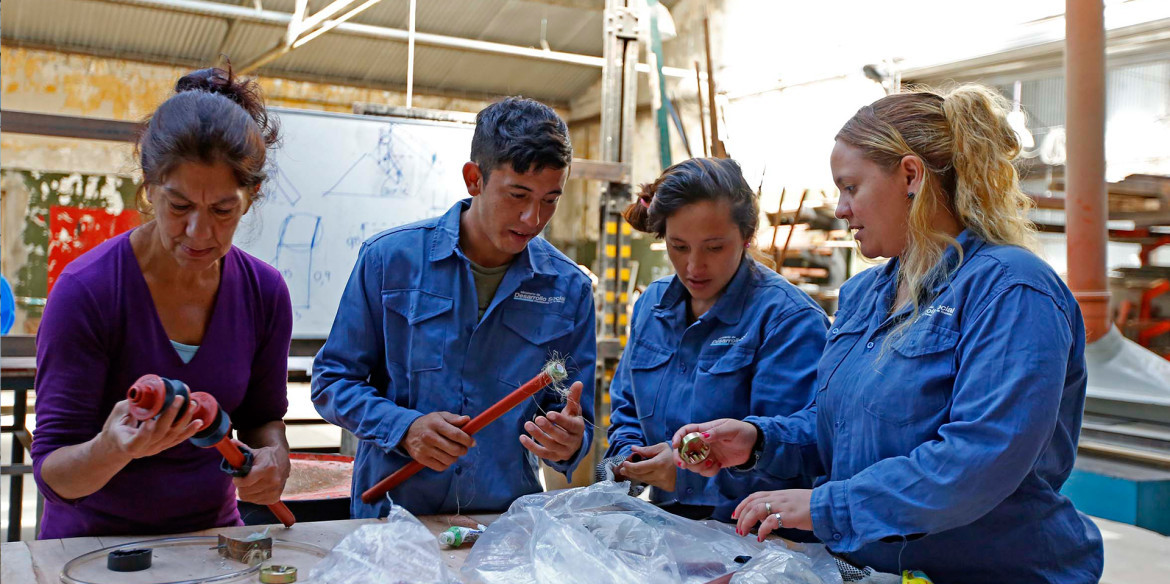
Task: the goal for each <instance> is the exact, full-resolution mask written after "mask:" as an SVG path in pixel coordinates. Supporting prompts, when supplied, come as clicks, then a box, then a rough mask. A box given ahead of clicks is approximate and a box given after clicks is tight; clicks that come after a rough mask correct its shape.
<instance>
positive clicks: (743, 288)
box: [654, 253, 758, 324]
mask: <svg viewBox="0 0 1170 584" xmlns="http://www.w3.org/2000/svg"><path fill="white" fill-rule="evenodd" d="M755 263H756V262H755V260H753V259H752V258H751V257H749V256H748V255H747V254H746V253H745V254H744V257H743V259H742V260H741V261H740V262H739V269H737V270H736V271H735V275H734V276H732V277H731V281H730V282H728V283H727V287H726V288H724V290H723V293H722V294H721V295H720V296H719V300H716V301H715V306H712V307H711V310H709V311H707V314H705V315H703V316H704V317H706V316H708V315H710V316H711V317H712V318H717V319H719V320H720V321H722V322H723V323H724V324H735V323H737V322H739V319H740V317H741V316H743V305H744V303H745V301H746V299H747V292H748V288H749V287H750V285H751V281H752V280H753V279H754V275H753V273H752V272H753V270H755V269H758V268H757V267H756V265H755ZM687 295H688V292H687V288H686V286H684V285H683V283H682V280H680V279H679V277H678V275H677V274H676V275H675V276H674V277H673V278H671V280H670V284H669V285H668V286H667V288H666V292H665V293H663V294H662V299H661V300H659V301H658V304H657V305H655V307H654V308H655V311H657V312H658V313H659V314H667V313H669V312H670V310H671V309H672V308H674V307H675V305H677V304H678V303H679V302H680V301H682V300H683V299H685V298H686V297H687Z"/></svg>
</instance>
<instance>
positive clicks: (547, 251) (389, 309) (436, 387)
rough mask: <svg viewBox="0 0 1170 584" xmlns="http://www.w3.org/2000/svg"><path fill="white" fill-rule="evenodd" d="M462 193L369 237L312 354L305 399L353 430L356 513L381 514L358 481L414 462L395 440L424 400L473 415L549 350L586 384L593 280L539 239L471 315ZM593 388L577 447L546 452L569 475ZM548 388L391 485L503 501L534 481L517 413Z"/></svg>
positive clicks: (460, 498)
mask: <svg viewBox="0 0 1170 584" xmlns="http://www.w3.org/2000/svg"><path fill="white" fill-rule="evenodd" d="M469 206H470V199H467V200H464V201H461V202H459V203H457V204H456V205H455V206H454V207H452V208H451V210H450V211H448V212H447V213H446V214H445V215H443V216H441V217H437V218H434V219H429V220H426V221H422V222H419V223H414V224H411V225H406V226H403V227H398V228H395V229H391V230H389V231H385V232H383V233H380V234H378V235H375V236H374V237H372V238H370V239H369V241H366V242H365V243H364V244H363V245H362V248H361V251H360V253H359V254H358V259H357V264H356V265H355V266H354V269H353V274H352V275H351V276H350V279H349V283H348V284H347V285H346V288H345V292H344V294H343V295H342V297H341V305H340V306H339V307H338V309H337V317H336V320H334V323H333V329H332V330H331V331H330V332H329V338H328V340H327V341H326V342H325V345H324V346H323V347H321V351H320V352H319V353H318V354H317V358H316V360H315V361H314V362H313V390H312V395H313V403H314V404H315V405H316V407H317V411H318V412H320V413H321V417H323V418H325V419H326V420H328V421H329V422H332V423H334V424H337V425H338V426H341V427H342V428H345V429H347V430H349V431H351V432H353V433H354V434H355V435H356V436H357V437H358V438H359V439H360V440H361V443H360V445H359V446H358V452H357V458H356V460H355V462H354V477H353V501H352V504H351V512H352V514H353V516H354V517H377V516H379V515H385V514H386V513H387V512H388V511H389V509H390V502H389V501H387V500H382V501H380V502H378V503H376V504H373V505H367V504H365V503H362V501H361V498H360V496H361V493H362V492H363V491H365V490H366V489H368V488H369V487H371V486H373V485H374V484H375V483H377V482H378V481H380V480H381V479H383V478H385V477H387V476H389V475H390V474H391V473H393V472H394V471H395V470H398V468H399V467H401V466H403V465H405V464H406V463H407V462H409V461H410V458H409V457H408V456H407V455H406V452H405V451H404V450H403V449H401V448H400V446H399V442H400V441H401V440H402V438H403V437H404V436H405V434H406V431H407V429H408V428H409V427H410V425H411V424H412V423H413V422H414V421H415V420H416V419H418V418H419V417H420V416H422V415H423V414H425V413H429V412H437V411H447V412H451V413H454V414H460V415H468V416H471V417H473V418H474V417H475V416H476V415H477V414H479V413H481V412H483V411H484V410H486V409H487V408H488V407H490V406H491V405H492V404H494V403H496V402H497V401H499V400H500V399H501V398H503V397H504V396H506V395H508V394H509V393H512V391H514V390H515V389H516V388H518V387H519V386H520V385H522V384H523V383H525V382H527V381H528V380H529V379H531V378H533V377H535V376H536V375H537V374H539V373H540V371H541V369H542V367H543V366H544V363H545V361H546V360H548V359H549V357H550V356H551V355H552V354H553V353H554V352H555V353H557V354H559V355H562V356H565V357H567V360H568V361H567V367H568V369H569V372H570V377H569V379H568V380H567V381H566V383H571V382H573V381H581V382H583V383H584V384H585V388H586V390H585V395H586V396H588V395H590V394H589V391H591V389H592V387H593V374H594V366H595V365H594V362H595V359H596V354H597V344H596V333H595V326H594V322H595V317H594V310H593V292H592V283H591V282H590V280H589V278H588V277H587V276H586V275H585V274H584V273H583V272H582V271H581V270H580V269H579V268H578V267H577V265H576V264H574V263H573V262H572V261H570V260H569V259H568V258H566V257H565V256H564V255H563V254H561V253H560V252H559V251H557V250H556V249H555V248H554V247H553V246H552V245H551V244H549V243H548V242H547V241H545V240H543V239H541V238H536V239H533V240H532V241H530V242H529V243H528V246H527V247H526V248H525V250H524V251H523V252H521V253H520V254H518V255H517V256H516V259H515V261H514V262H513V263H512V265H511V266H510V267H509V268H508V271H507V272H506V273H505V275H504V279H503V281H502V282H501V283H500V287H499V289H498V290H497V291H496V295H495V298H494V299H493V300H492V303H491V305H490V306H489V307H488V310H487V312H486V313H485V314H484V316H483V319H482V320H479V318H478V316H479V304H478V300H477V297H476V292H475V283H474V280H473V279H472V273H471V266H470V263H469V261H468V259H467V256H465V255H464V254H463V252H462V251H461V250H460V249H459V218H460V215H461V214H462V213H463V212H464V211H465V210H466V209H467V208H468V207H469ZM592 401H593V400H590V399H583V400H582V402H581V406H582V410H583V415H584V417H585V419H586V420H587V424H586V431H585V437H584V440H583V442H582V448H581V449H580V450H579V451H578V452H577V453H576V454H575V455H574V456H573V458H572V459H570V460H568V461H564V462H551V461H548V464H549V465H550V466H551V467H552V468H554V469H556V470H557V471H560V472H563V473H566V474H569V473H571V472H572V470H573V469H574V468H575V467H576V466H577V464H578V463H579V462H580V461H581V459H582V458H583V457H584V456H585V454H586V452H587V451H588V450H589V444H590V441H591V437H592V435H593V433H592V421H593V404H592ZM563 407H564V401H563V399H562V398H561V397H560V396H559V395H557V394H556V393H555V392H554V391H552V390H551V389H548V388H546V389H543V390H541V391H540V392H539V393H537V394H536V395H535V396H533V398H530V399H528V400H526V401H524V402H523V403H521V405H520V406H518V407H516V408H513V409H512V410H511V411H509V412H507V413H505V414H504V415H503V416H501V417H500V418H499V419H498V420H496V421H495V422H493V423H491V424H490V425H488V426H487V427H486V428H484V429H483V430H481V431H480V432H479V433H477V434H476V435H475V440H476V446H475V447H474V448H472V449H471V450H470V451H469V452H468V453H467V454H466V455H464V456H463V457H461V458H459V460H457V461H456V462H455V464H453V465H452V466H451V467H450V468H448V469H447V470H446V471H444V472H435V471H432V470H430V469H423V470H422V471H421V472H419V473H418V474H416V475H414V476H413V477H411V478H409V479H407V480H406V482H405V483H403V484H402V485H400V486H399V487H397V488H395V489H393V490H391V491H390V493H389V495H390V497H391V498H393V500H394V502H395V503H397V504H399V505H402V506H403V507H405V508H407V509H409V510H410V511H411V512H412V513H414V514H416V515H425V514H435V513H452V512H455V511H456V510H459V511H463V512H466V511H483V512H491V511H502V510H504V509H506V508H507V507H508V505H510V504H511V503H512V501H513V500H515V499H516V498H517V497H520V496H522V495H527V494H530V493H535V492H539V491H540V490H541V486H540V482H539V481H538V479H537V473H538V471H539V465H538V460H537V458H536V456H534V455H532V454H531V453H529V452H528V451H527V450H525V449H524V447H523V446H522V445H521V444H520V440H519V437H520V435H521V434H522V433H524V423H525V422H526V421H528V420H531V419H533V418H534V417H536V416H538V415H541V414H542V413H544V412H547V411H552V410H554V409H555V410H560V409H562V408H563Z"/></svg>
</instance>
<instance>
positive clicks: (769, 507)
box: [764, 501, 772, 515]
mask: <svg viewBox="0 0 1170 584" xmlns="http://www.w3.org/2000/svg"><path fill="white" fill-rule="evenodd" d="M764 510H765V511H767V512H768V515H771V514H772V503H771V502H770V501H765V502H764Z"/></svg>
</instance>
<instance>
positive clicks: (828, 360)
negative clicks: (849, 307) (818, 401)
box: [817, 314, 866, 391]
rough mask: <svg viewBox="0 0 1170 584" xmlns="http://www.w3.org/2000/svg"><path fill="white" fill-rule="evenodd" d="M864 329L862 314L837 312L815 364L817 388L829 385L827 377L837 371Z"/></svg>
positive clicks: (822, 388) (864, 322)
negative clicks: (822, 350) (823, 348)
mask: <svg viewBox="0 0 1170 584" xmlns="http://www.w3.org/2000/svg"><path fill="white" fill-rule="evenodd" d="M865 330H866V321H865V317H864V316H858V315H856V314H838V315H837V318H836V320H834V321H833V326H831V327H829V332H828V334H827V335H826V337H825V350H824V352H823V353H821V360H820V362H819V363H818V364H817V389H818V391H819V390H824V389H825V388H826V387H828V385H829V379H830V378H831V377H832V376H833V373H835V372H836V371H837V367H839V366H840V365H841V363H842V362H843V361H844V360H845V356H846V355H848V354H849V351H850V349H852V348H853V345H855V344H857V341H858V340H860V339H861V334H862V333H864V332H865Z"/></svg>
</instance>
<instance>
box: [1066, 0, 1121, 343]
mask: <svg viewBox="0 0 1170 584" xmlns="http://www.w3.org/2000/svg"><path fill="white" fill-rule="evenodd" d="M1064 18H1065V65H1064V66H1065V96H1066V97H1065V100H1066V102H1067V109H1066V111H1067V113H1066V114H1065V127H1066V128H1067V132H1068V161H1067V164H1066V166H1065V173H1066V174H1067V179H1066V181H1065V184H1066V185H1067V186H1066V187H1065V188H1066V189H1067V193H1066V199H1065V205H1064V210H1065V225H1066V227H1065V233H1066V235H1067V248H1068V257H1069V258H1076V261H1070V262H1069V263H1068V283H1069V288H1071V289H1072V291H1073V295H1074V296H1076V299H1077V302H1079V303H1080V305H1081V313H1082V314H1083V315H1084V319H1085V332H1086V333H1087V334H1088V339H1089V342H1093V341H1095V340H1097V339H1099V338H1101V337H1102V336H1103V335H1104V334H1105V333H1106V332H1108V331H1109V327H1110V322H1109V288H1108V285H1107V281H1106V278H1105V258H1106V252H1105V241H1106V237H1107V235H1108V231H1107V226H1106V223H1105V222H1106V220H1107V219H1108V215H1109V205H1108V196H1107V194H1106V189H1105V7H1104V4H1103V2H1102V1H1101V0H1065V15H1064Z"/></svg>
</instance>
